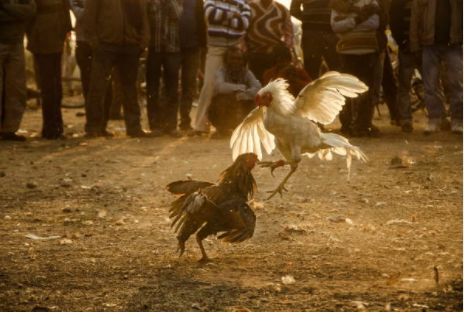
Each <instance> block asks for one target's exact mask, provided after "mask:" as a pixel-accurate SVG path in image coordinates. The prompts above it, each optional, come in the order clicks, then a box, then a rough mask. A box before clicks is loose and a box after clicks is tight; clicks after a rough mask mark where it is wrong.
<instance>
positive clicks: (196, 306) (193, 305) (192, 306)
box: [190, 302, 203, 311]
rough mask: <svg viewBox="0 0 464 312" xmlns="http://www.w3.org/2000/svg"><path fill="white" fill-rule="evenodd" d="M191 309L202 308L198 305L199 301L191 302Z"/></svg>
mask: <svg viewBox="0 0 464 312" xmlns="http://www.w3.org/2000/svg"><path fill="white" fill-rule="evenodd" d="M190 307H191V308H192V309H194V310H200V311H201V310H203V308H202V307H201V306H200V304H199V303H197V302H195V303H192V305H191V306H190Z"/></svg>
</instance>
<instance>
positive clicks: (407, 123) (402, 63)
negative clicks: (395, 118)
mask: <svg viewBox="0 0 464 312" xmlns="http://www.w3.org/2000/svg"><path fill="white" fill-rule="evenodd" d="M398 61H399V68H398V97H397V103H398V111H399V115H400V120H401V121H400V122H401V128H402V130H403V131H405V132H410V131H412V110H411V97H410V92H411V79H412V75H413V74H414V69H415V67H416V66H415V65H416V64H415V59H414V54H412V53H410V52H404V51H401V50H400V51H399V54H398Z"/></svg>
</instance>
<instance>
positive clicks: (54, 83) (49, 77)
mask: <svg viewBox="0 0 464 312" xmlns="http://www.w3.org/2000/svg"><path fill="white" fill-rule="evenodd" d="M34 57H35V60H36V64H37V70H38V76H39V80H40V86H41V96H42V117H43V125H42V137H44V138H47V139H57V138H59V137H60V136H61V135H62V134H63V119H62V116H61V98H62V94H61V93H62V87H61V53H53V54H35V55H34Z"/></svg>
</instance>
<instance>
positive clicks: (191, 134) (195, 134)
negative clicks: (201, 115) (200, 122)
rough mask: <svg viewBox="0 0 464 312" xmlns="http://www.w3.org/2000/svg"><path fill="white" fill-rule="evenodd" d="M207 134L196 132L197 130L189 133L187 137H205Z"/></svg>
mask: <svg viewBox="0 0 464 312" xmlns="http://www.w3.org/2000/svg"><path fill="white" fill-rule="evenodd" d="M207 134H208V132H206V131H197V130H194V131H192V132H190V133H189V134H188V136H189V137H194V136H203V135H207Z"/></svg>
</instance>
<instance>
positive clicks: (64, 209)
mask: <svg viewBox="0 0 464 312" xmlns="http://www.w3.org/2000/svg"><path fill="white" fill-rule="evenodd" d="M61 211H62V212H64V213H71V212H72V210H71V209H70V208H63V209H61Z"/></svg>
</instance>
